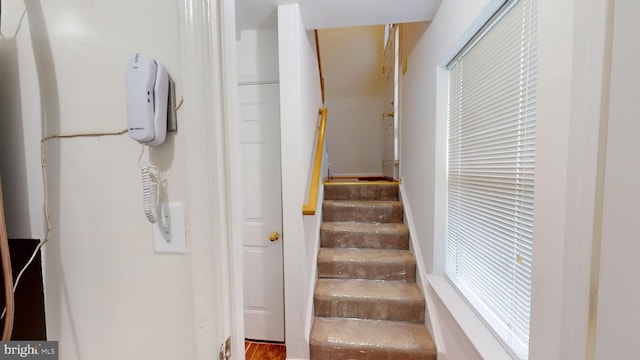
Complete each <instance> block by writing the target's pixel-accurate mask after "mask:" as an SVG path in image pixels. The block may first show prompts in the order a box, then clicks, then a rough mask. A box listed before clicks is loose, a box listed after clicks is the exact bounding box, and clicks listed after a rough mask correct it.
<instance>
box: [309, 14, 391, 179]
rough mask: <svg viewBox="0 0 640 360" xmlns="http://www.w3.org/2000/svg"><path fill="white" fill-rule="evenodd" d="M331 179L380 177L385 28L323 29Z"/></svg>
mask: <svg viewBox="0 0 640 360" xmlns="http://www.w3.org/2000/svg"><path fill="white" fill-rule="evenodd" d="M318 37H319V39H320V54H321V56H322V71H323V74H324V79H325V106H326V108H327V110H328V111H327V139H328V140H327V145H328V149H329V156H330V157H331V158H330V160H329V162H330V166H329V167H330V171H331V174H332V175H336V176H339V175H380V174H381V172H382V167H381V161H382V122H381V115H382V113H383V112H384V110H385V109H386V100H385V85H384V75H383V74H382V66H383V64H384V54H383V52H384V26H382V25H376V26H362V27H352V28H340V29H325V30H320V31H319V35H318Z"/></svg>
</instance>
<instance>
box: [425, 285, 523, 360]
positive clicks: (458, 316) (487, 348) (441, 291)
mask: <svg viewBox="0 0 640 360" xmlns="http://www.w3.org/2000/svg"><path fill="white" fill-rule="evenodd" d="M425 278H426V279H427V281H428V282H429V285H430V286H431V288H432V289H433V292H434V293H435V294H436V295H437V296H438V297H439V298H440V300H441V301H442V303H443V304H444V306H445V307H446V310H448V311H449V313H450V314H451V316H452V317H453V319H454V320H455V321H456V323H457V324H458V326H459V327H460V329H462V331H463V332H464V334H465V335H466V336H467V338H468V339H469V341H470V342H471V344H472V345H473V346H474V348H475V349H476V351H477V352H478V353H479V354H480V356H482V358H484V359H491V360H503V359H504V360H513V359H514V357H513V356H511V354H510V353H509V352H508V351H507V350H506V349H505V348H504V346H503V345H502V343H500V341H498V339H496V337H495V336H494V335H493V333H492V332H491V331H490V330H489V329H488V328H487V326H486V325H485V324H484V322H482V320H480V318H479V317H478V315H477V314H476V313H475V312H474V311H473V309H471V307H469V305H468V304H467V303H466V302H465V301H464V299H463V298H462V297H461V296H460V294H458V292H457V291H456V290H455V289H454V288H453V286H452V285H451V284H450V283H449V281H447V279H445V278H444V276H437V275H425ZM445 351H446V349H445Z"/></svg>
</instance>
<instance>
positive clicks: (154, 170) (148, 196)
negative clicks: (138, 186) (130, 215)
mask: <svg viewBox="0 0 640 360" xmlns="http://www.w3.org/2000/svg"><path fill="white" fill-rule="evenodd" d="M140 171H141V172H142V196H143V202H144V214H145V215H146V216H147V219H149V222H150V223H152V224H155V223H157V222H158V215H157V208H158V186H159V185H160V179H159V175H160V170H159V169H158V167H157V166H155V165H152V164H147V165H143V166H141V167H140Z"/></svg>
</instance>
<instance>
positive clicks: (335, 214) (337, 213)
mask: <svg viewBox="0 0 640 360" xmlns="http://www.w3.org/2000/svg"><path fill="white" fill-rule="evenodd" d="M322 212H323V220H324V221H345V222H346V221H356V222H365V223H401V222H402V205H400V204H399V203H387V204H377V205H362V206H346V205H343V204H336V203H327V202H325V204H323V207H322Z"/></svg>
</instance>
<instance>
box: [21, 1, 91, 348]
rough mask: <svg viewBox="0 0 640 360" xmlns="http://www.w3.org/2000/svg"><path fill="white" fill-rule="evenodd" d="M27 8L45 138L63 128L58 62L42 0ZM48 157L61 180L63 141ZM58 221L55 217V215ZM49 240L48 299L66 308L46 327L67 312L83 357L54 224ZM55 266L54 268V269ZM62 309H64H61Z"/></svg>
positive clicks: (52, 145)
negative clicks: (61, 126)
mask: <svg viewBox="0 0 640 360" xmlns="http://www.w3.org/2000/svg"><path fill="white" fill-rule="evenodd" d="M24 4H25V9H26V14H27V19H28V21H29V31H30V34H31V45H32V47H33V55H34V60H35V65H36V73H37V79H38V85H39V89H40V110H41V128H40V129H41V136H42V138H44V137H46V136H48V135H51V134H58V133H59V132H60V100H59V94H58V80H57V77H56V72H55V64H54V62H53V52H52V49H51V42H50V40H49V32H48V30H47V26H46V22H45V16H44V12H43V10H42V4H41V2H40V0H25V1H24ZM46 160H47V164H48V166H47V172H48V179H49V184H60V166H59V165H60V164H59V162H60V161H62V160H61V159H60V142H59V140H55V139H54V140H52V141H49V142H47V143H46ZM59 194H60V189H59V185H58V188H49V203H50V210H51V213H52V214H59V213H60V211H59V208H58V209H56V206H58V207H59V204H60V201H61V199H60V196H59ZM52 221H53V222H56V219H52ZM49 237H50V239H49V240H50V241H51V242H52V243H55V244H56V246H51V244H49V245H47V246H46V261H45V266H46V267H45V269H43V272H44V274H45V283H47V284H55V285H56V286H49V287H48V289H47V292H46V295H47V296H46V301H47V302H49V301H51V302H52V303H53V304H63V306H65V307H66V311H56V312H53V313H49V314H48V316H47V327H48V328H49V329H52V328H58V327H60V324H61V323H62V321H63V319H62V318H61V315H62V314H63V313H66V314H67V316H68V318H67V319H65V320H64V321H65V322H67V323H69V324H70V326H69V328H70V329H71V332H72V333H73V339H72V341H73V342H74V345H73V347H71V346H68V349H73V350H74V352H75V354H74V355H71V356H70V357H71V358H75V359H79V360H80V359H81V355H80V349H79V346H78V343H77V339H78V336H77V332H76V330H75V321H74V319H73V318H72V317H71V316H72V314H73V312H72V311H71V309H72V308H73V306H72V304H70V303H69V299H70V297H69V296H68V294H67V293H68V291H67V286H66V283H65V279H64V277H62V276H60V274H64V273H65V272H64V270H63V264H62V260H61V257H60V252H61V251H62V248H63V239H60V236H59V230H58V229H56V228H55V227H54V229H53V232H52V233H51V234H50V235H49ZM51 269H55V270H51ZM60 310H62V309H60Z"/></svg>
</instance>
